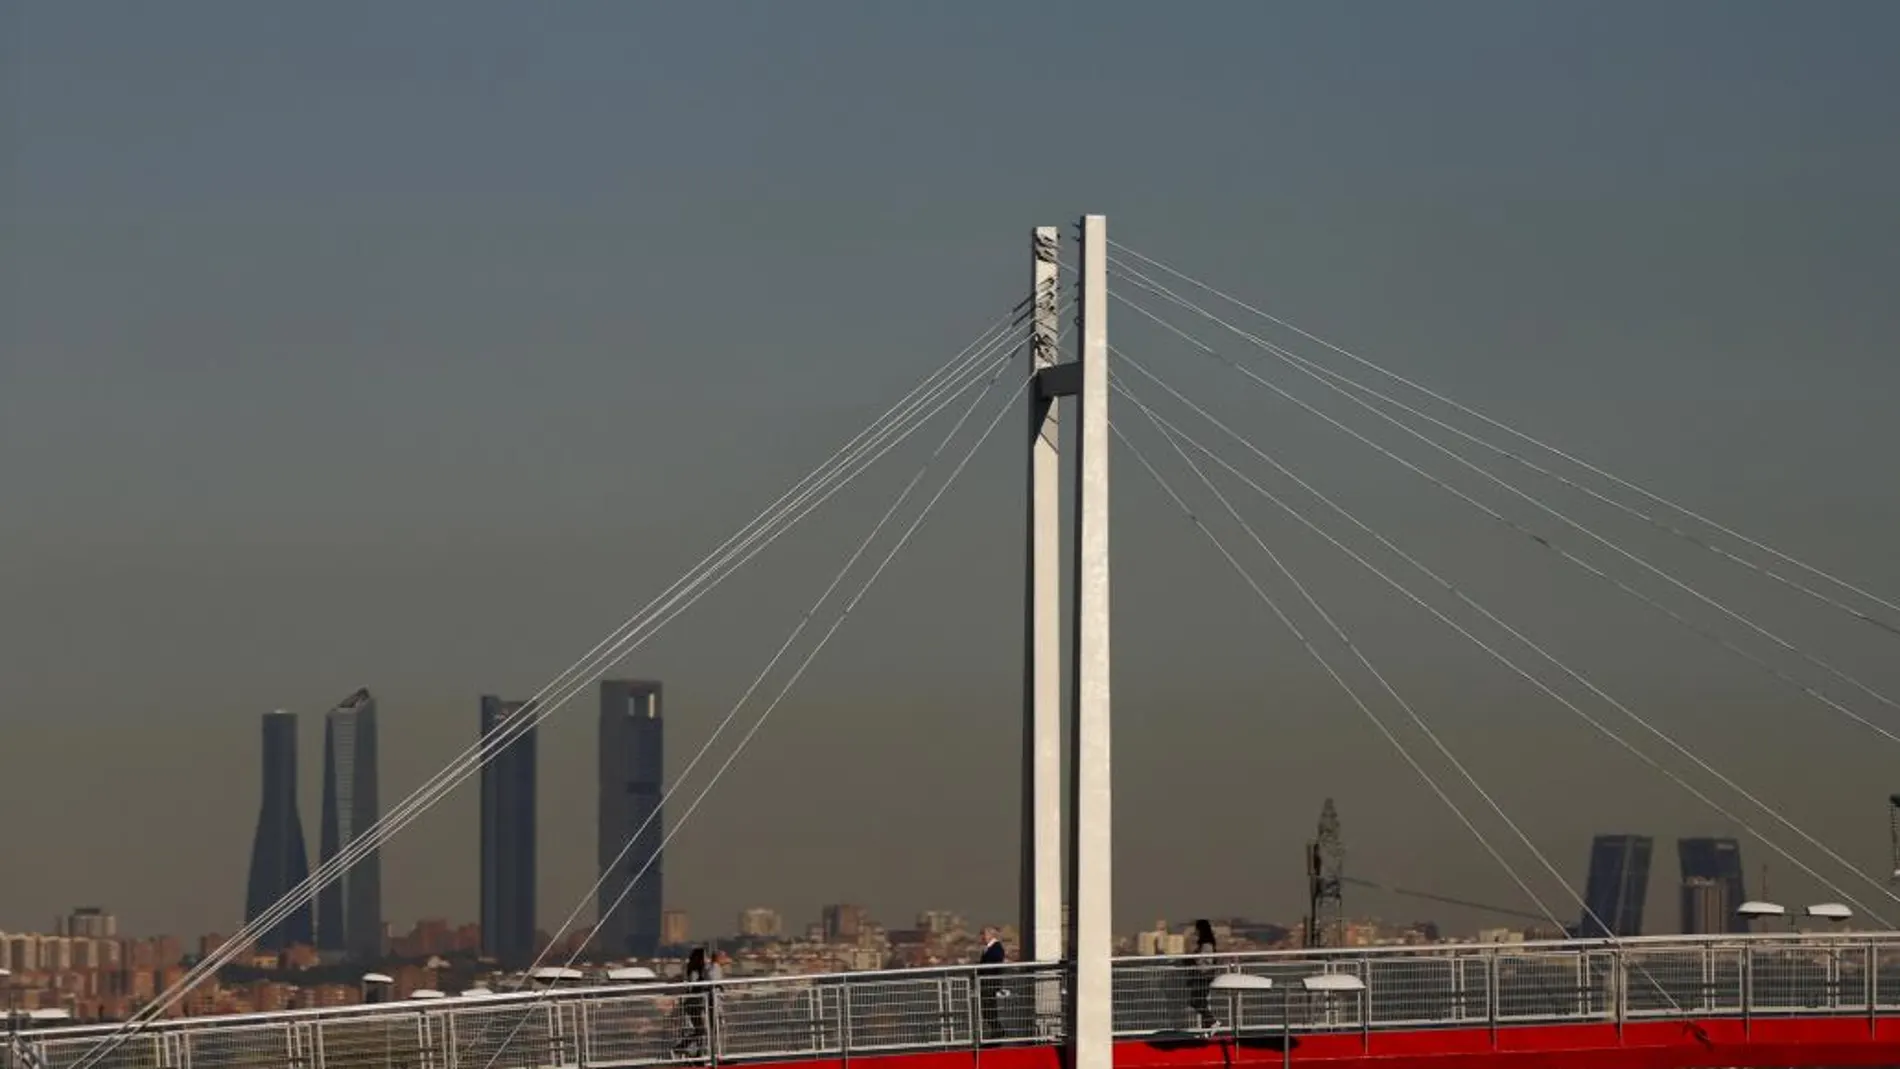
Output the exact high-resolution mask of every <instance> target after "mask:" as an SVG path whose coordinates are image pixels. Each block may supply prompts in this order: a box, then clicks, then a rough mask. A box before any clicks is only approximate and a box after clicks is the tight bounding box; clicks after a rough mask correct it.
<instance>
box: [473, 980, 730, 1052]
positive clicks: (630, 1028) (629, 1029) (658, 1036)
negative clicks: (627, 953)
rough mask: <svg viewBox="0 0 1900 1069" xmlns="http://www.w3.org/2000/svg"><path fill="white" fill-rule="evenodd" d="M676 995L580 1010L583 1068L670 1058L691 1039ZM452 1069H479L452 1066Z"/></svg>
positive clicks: (624, 1000) (602, 1001)
mask: <svg viewBox="0 0 1900 1069" xmlns="http://www.w3.org/2000/svg"><path fill="white" fill-rule="evenodd" d="M682 1001H683V1000H682V999H681V998H680V997H679V996H677V995H667V994H661V993H658V992H655V993H653V994H649V995H637V996H633V997H631V998H607V999H600V1000H598V1001H593V1002H588V1003H585V1004H583V1006H582V1014H581V1021H582V1022H583V1024H582V1030H581V1035H582V1037H583V1038H582V1043H583V1054H584V1056H585V1064H587V1065H589V1066H600V1067H602V1069H608V1067H612V1066H623V1065H650V1064H653V1063H656V1062H664V1061H668V1060H670V1059H672V1058H673V1056H674V1053H673V1052H674V1051H675V1050H676V1049H679V1048H680V1047H681V1046H682V1045H683V1044H684V1043H686V1042H687V1041H688V1040H689V1039H691V1038H692V1036H691V1029H690V1027H689V1025H688V1022H687V1019H686V1013H685V1007H684V1006H683V1004H682ZM452 1069H482V1067H481V1066H480V1065H479V1064H477V1065H473V1066H455V1067H452Z"/></svg>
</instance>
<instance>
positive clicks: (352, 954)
mask: <svg viewBox="0 0 1900 1069" xmlns="http://www.w3.org/2000/svg"><path fill="white" fill-rule="evenodd" d="M381 815H382V806H381V804H380V803H379V800H378V797H377V790H376V699H375V698H372V697H370V693H369V691H367V690H359V691H357V692H356V693H354V694H352V695H350V696H349V697H347V698H345V699H343V700H342V701H341V702H339V703H338V704H337V707H336V708H334V709H332V710H330V711H329V712H328V713H327V714H325V715H324V718H323V831H322V844H321V850H322V862H324V863H327V862H328V861H329V860H330V859H331V858H333V857H335V856H337V855H338V854H340V853H342V852H343V851H344V850H346V849H348V848H349V846H350V844H351V843H353V842H355V841H356V840H357V839H358V838H360V837H361V836H362V834H363V833H364V832H366V831H368V830H369V828H370V826H371V825H373V824H375V823H376V820H377V818H378V817H380V816H381ZM317 948H318V949H319V950H322V951H324V952H325V953H326V954H331V955H337V956H341V957H346V958H349V959H352V960H355V961H373V960H375V959H377V958H380V957H382V956H383V862H382V857H381V856H380V852H379V851H376V850H372V851H370V852H369V853H368V854H367V855H365V856H364V857H363V858H362V859H361V860H360V861H358V862H357V863H356V864H354V865H352V866H351V867H350V868H349V869H348V870H347V871H345V872H344V873H343V875H342V876H341V877H339V878H338V879H337V880H336V882H334V883H332V884H330V885H329V886H328V887H325V888H324V889H323V890H322V892H321V893H319V894H318V895H317Z"/></svg>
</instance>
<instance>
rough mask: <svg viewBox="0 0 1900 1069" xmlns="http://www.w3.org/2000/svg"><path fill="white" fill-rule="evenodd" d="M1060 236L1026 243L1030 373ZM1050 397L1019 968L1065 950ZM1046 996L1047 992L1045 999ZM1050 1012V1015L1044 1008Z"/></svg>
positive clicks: (1038, 526)
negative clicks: (1028, 256)
mask: <svg viewBox="0 0 1900 1069" xmlns="http://www.w3.org/2000/svg"><path fill="white" fill-rule="evenodd" d="M1058 235H1059V231H1058V229H1057V228H1056V227H1053V226H1039V227H1037V228H1036V230H1035V233H1034V234H1033V236H1032V238H1031V241H1030V252H1031V254H1032V256H1033V258H1034V259H1033V269H1032V276H1031V282H1032V285H1033V288H1032V289H1031V291H1030V299H1031V301H1032V302H1033V305H1032V308H1033V311H1032V313H1031V314H1032V315H1033V317H1034V318H1033V319H1032V320H1031V322H1030V336H1029V366H1030V370H1031V372H1032V373H1034V374H1036V375H1037V376H1039V377H1040V375H1041V373H1042V371H1043V369H1045V368H1050V367H1054V366H1055V364H1056V339H1057V336H1058V335H1059V334H1060V332H1061V322H1060V312H1059V309H1058V297H1059V295H1060V293H1061V290H1060V289H1059V287H1058V285H1057V281H1056V279H1057V270H1056V268H1057V263H1058V262H1059V260H1060V258H1061V251H1062V250H1061V244H1060V238H1059V236H1058ZM1058 409H1059V406H1058V405H1057V403H1056V395H1054V394H1052V393H1046V392H1044V391H1043V390H1040V389H1036V390H1031V391H1029V546H1028V552H1029V561H1028V564H1029V569H1028V592H1027V599H1028V601H1027V605H1026V608H1027V611H1028V619H1027V627H1026V631H1025V634H1024V636H1023V637H1024V642H1025V646H1026V648H1025V650H1024V653H1025V655H1026V657H1027V661H1026V664H1025V668H1026V670H1025V672H1024V674H1023V703H1024V706H1023V801H1022V805H1023V829H1022V840H1023V841H1022V848H1023V857H1022V866H1023V867H1022V917H1021V922H1020V925H1019V928H1018V930H1019V932H1020V936H1021V940H1022V958H1023V960H1024V961H1057V960H1060V959H1061V957H1062V954H1063V948H1062V935H1063V932H1062V799H1061V797H1060V795H1061V791H1062V660H1061V658H1062V650H1061V645H1062V605H1061V600H1060V599H1061V597H1062V575H1061V568H1062V531H1061V516H1060V507H1059V506H1060V503H1059V502H1058V501H1057V500H1056V495H1057V494H1058V493H1060V492H1061V490H1060V488H1061V477H1062V472H1061V468H1060V461H1061V453H1060V447H1059V443H1058V437H1057V435H1058V429H1059V427H1058V419H1057V413H1058ZM1051 994H1053V992H1051ZM1048 1009H1049V1011H1050V1012H1053V1010H1054V1007H1053V1006H1052V1007H1049V1008H1048Z"/></svg>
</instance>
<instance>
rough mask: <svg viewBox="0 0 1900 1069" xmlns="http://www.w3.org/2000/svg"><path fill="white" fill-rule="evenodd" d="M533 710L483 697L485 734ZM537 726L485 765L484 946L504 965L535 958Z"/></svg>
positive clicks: (522, 963)
mask: <svg viewBox="0 0 1900 1069" xmlns="http://www.w3.org/2000/svg"><path fill="white" fill-rule="evenodd" d="M532 709H533V703H531V702H505V701H502V700H501V699H500V698H497V697H495V696H493V695H484V696H483V698H482V721H481V725H482V727H481V731H482V735H481V737H482V738H483V739H486V738H488V737H489V736H490V735H491V734H493V733H494V732H496V731H499V730H501V729H502V727H503V726H504V725H506V724H508V723H509V722H511V721H513V720H514V719H516V718H517V717H520V716H524V715H527V714H528V713H530V712H531V711H532ZM534 733H535V729H534V728H528V729H527V730H526V731H524V732H522V733H521V734H520V735H519V736H518V737H517V738H515V740H514V741H513V742H511V743H509V744H508V746H507V748H506V749H504V750H502V751H501V752H500V753H498V754H496V755H495V757H494V759H493V760H491V761H489V762H488V763H487V764H486V765H483V766H482V951H483V953H485V954H487V955H488V956H489V957H492V958H494V959H495V960H496V961H498V962H500V963H501V966H502V967H503V968H505V969H520V968H525V967H527V966H528V965H529V964H531V963H532V962H533V961H534V887H535V844H534V822H535V798H534V767H535V755H534Z"/></svg>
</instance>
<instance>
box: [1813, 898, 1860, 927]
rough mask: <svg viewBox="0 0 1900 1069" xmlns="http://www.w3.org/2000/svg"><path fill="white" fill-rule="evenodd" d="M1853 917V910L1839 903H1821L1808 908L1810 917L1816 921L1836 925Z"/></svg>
mask: <svg viewBox="0 0 1900 1069" xmlns="http://www.w3.org/2000/svg"><path fill="white" fill-rule="evenodd" d="M1853 915H1854V911H1853V910H1851V909H1848V908H1847V907H1846V906H1843V905H1841V904H1840V903H1839V902H1821V903H1817V904H1816V905H1812V906H1809V907H1808V916H1810V917H1813V918H1814V919H1815V920H1823V921H1832V922H1834V923H1836V924H1840V923H1842V922H1845V921H1846V920H1847V919H1848V918H1849V917H1852V916H1853Z"/></svg>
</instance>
